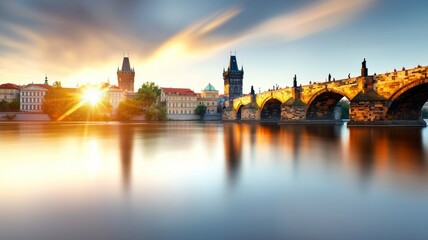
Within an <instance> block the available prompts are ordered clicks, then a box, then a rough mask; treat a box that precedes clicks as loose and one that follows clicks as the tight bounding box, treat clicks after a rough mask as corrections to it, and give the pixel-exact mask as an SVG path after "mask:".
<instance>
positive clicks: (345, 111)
mask: <svg viewBox="0 0 428 240" xmlns="http://www.w3.org/2000/svg"><path fill="white" fill-rule="evenodd" d="M341 103H342V119H349V103H348V102H345V101H342V102H341Z"/></svg>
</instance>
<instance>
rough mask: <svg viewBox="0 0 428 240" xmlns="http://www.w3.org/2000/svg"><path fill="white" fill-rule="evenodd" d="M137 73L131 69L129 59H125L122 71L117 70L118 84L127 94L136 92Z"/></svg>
mask: <svg viewBox="0 0 428 240" xmlns="http://www.w3.org/2000/svg"><path fill="white" fill-rule="evenodd" d="M134 78H135V71H134V69H133V68H131V64H130V63H129V57H123V62H122V69H120V70H119V69H117V83H118V85H119V87H120V88H122V89H124V90H126V91H127V92H134Z"/></svg>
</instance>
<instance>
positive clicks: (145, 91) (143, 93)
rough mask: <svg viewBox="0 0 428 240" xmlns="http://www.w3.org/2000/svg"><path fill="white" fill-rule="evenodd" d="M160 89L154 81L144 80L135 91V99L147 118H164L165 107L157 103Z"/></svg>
mask: <svg viewBox="0 0 428 240" xmlns="http://www.w3.org/2000/svg"><path fill="white" fill-rule="evenodd" d="M160 96H161V89H160V87H159V86H158V85H156V84H155V83H154V82H145V83H144V84H143V85H142V86H141V87H140V88H139V89H138V92H137V95H136V97H135V99H136V100H137V102H138V103H139V104H140V105H141V107H142V110H143V113H144V114H145V116H146V119H147V120H165V119H166V107H165V105H164V104H162V103H159V99H160Z"/></svg>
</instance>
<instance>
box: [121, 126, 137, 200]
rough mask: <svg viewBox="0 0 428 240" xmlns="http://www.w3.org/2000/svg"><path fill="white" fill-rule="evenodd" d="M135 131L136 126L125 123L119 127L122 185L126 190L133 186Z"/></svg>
mask: <svg viewBox="0 0 428 240" xmlns="http://www.w3.org/2000/svg"><path fill="white" fill-rule="evenodd" d="M134 131H135V130H134V128H132V126H129V125H123V126H122V127H121V128H119V144H120V162H121V169H122V186H123V189H124V191H125V192H129V189H130V186H131V177H132V151H133V146H134Z"/></svg>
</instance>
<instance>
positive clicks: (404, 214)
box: [0, 122, 428, 239]
mask: <svg viewBox="0 0 428 240" xmlns="http://www.w3.org/2000/svg"><path fill="white" fill-rule="evenodd" d="M0 133H1V138H0V141H1V143H2V144H0V150H1V151H0V152H3V153H7V154H9V153H10V152H13V157H10V158H1V159H0V180H1V181H0V189H1V191H0V199H1V204H0V212H1V213H2V215H1V216H3V218H1V220H0V239H58V238H64V236H70V238H72V239H105V238H106V235H108V236H114V238H117V239H126V237H128V236H131V235H132V236H133V239H140V238H149V239H159V238H162V237H164V238H169V239H238V238H239V239H251V238H267V239H343V238H344V237H343V236H347V237H346V238H348V236H350V237H349V239H391V238H394V237H396V238H399V239H406V236H416V238H419V239H428V238H427V237H428V232H427V231H426V221H425V220H426V216H427V215H428V208H426V203H427V201H428V189H427V183H428V166H427V165H428V164H427V159H428V156H427V149H428V146H427V145H426V144H424V141H427V139H428V135H427V134H428V128H425V129H419V128H417V129H413V128H405V129H400V128H349V129H348V128H346V126H304V125H303V126H296V125H293V126H289V125H282V126H278V125H272V124H235V123H225V124H221V123H215V124H201V123H197V122H190V123H189V122H167V123H159V124H148V123H126V124H125V123H99V124H95V123H94V124H86V123H56V124H46V123H37V124H23V123H7V124H6V123H4V124H2V123H0ZM8 156H9V155H8ZM11 156H12V155H11ZM133 169H134V171H133ZM118 176H119V177H118ZM225 183H226V184H225ZM362 183H364V184H363V185H364V186H369V188H365V189H368V191H360V190H361V185H362ZM229 189H232V191H228V190H229ZM225 190H226V191H225ZM131 191H132V194H129V193H131ZM124 194H125V195H126V196H128V197H127V198H125V199H124V198H123V197H122V196H123V195H124ZM129 203H131V204H129ZM408 219H411V220H412V221H408ZM391 226H394V227H391ZM395 226H400V227H395ZM308 229H309V230H310V231H308ZM338 232H339V234H338ZM104 234H106V235H104ZM100 235H102V236H100ZM21 236H22V237H21ZM52 236H55V238H53V237H52ZM259 236H260V237H259Z"/></svg>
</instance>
